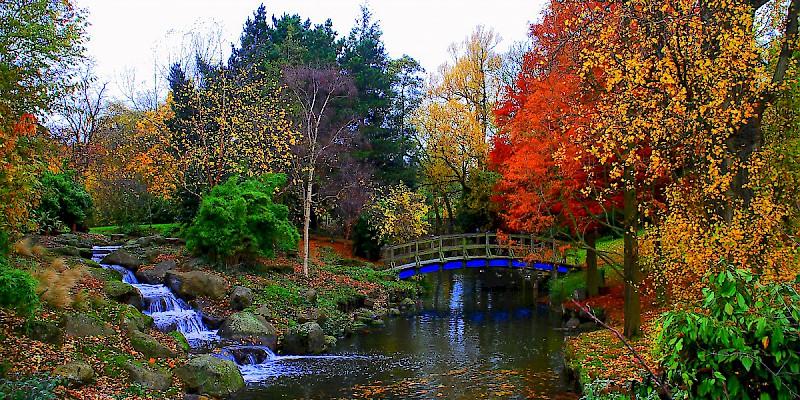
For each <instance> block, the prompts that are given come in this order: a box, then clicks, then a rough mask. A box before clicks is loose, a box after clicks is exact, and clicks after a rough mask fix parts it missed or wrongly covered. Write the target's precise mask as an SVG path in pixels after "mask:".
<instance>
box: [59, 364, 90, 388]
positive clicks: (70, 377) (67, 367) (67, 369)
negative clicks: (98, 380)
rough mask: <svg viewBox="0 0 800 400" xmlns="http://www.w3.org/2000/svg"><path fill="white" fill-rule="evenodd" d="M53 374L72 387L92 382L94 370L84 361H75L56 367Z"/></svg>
mask: <svg viewBox="0 0 800 400" xmlns="http://www.w3.org/2000/svg"><path fill="white" fill-rule="evenodd" d="M53 376H54V377H56V378H61V379H63V380H64V382H65V383H66V385H67V386H69V387H71V388H79V387H81V386H84V385H86V384H88V383H91V382H92V380H93V379H94V370H93V369H92V367H91V366H89V364H87V363H85V362H83V361H75V362H71V363H67V364H64V365H60V366H58V367H56V369H55V370H53Z"/></svg>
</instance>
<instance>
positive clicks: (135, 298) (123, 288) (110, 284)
mask: <svg viewBox="0 0 800 400" xmlns="http://www.w3.org/2000/svg"><path fill="white" fill-rule="evenodd" d="M103 290H104V291H105V292H106V294H107V295H108V297H110V298H112V299H114V300H116V301H118V302H120V303H124V304H130V305H132V306H134V307H136V308H138V309H140V310H141V309H142V308H143V307H144V298H142V293H141V292H139V290H138V289H136V288H135V287H133V286H132V285H130V284H128V283H124V282H118V281H107V282H106V283H105V285H103Z"/></svg>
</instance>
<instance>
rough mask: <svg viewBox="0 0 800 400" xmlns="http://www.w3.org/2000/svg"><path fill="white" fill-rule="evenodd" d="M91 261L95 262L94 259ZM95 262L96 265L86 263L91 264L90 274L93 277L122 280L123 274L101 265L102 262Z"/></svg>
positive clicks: (104, 280) (105, 280) (105, 279)
mask: <svg viewBox="0 0 800 400" xmlns="http://www.w3.org/2000/svg"><path fill="white" fill-rule="evenodd" d="M91 262H93V263H95V262H94V261H91ZM95 264H96V265H97V266H96V267H94V266H92V265H91V264H90V263H89V262H87V263H86V265H88V266H89V267H88V269H89V275H91V276H92V278H94V279H97V280H100V281H103V282H108V281H118V282H122V274H120V273H119V272H117V271H115V270H113V269H107V268H103V267H101V266H100V264H97V263H95Z"/></svg>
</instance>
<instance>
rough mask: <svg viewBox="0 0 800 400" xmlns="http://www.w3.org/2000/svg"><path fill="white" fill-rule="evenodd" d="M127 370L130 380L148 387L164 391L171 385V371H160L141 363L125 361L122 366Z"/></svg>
mask: <svg viewBox="0 0 800 400" xmlns="http://www.w3.org/2000/svg"><path fill="white" fill-rule="evenodd" d="M123 368H124V369H125V371H127V372H128V376H129V377H130V379H131V381H132V382H134V383H138V384H139V385H142V386H144V387H146V388H148V389H152V390H156V391H164V390H167V389H169V387H170V386H172V373H171V372H169V371H162V370H160V369H157V368H155V367H152V366H148V365H144V364H143V363H133V362H130V361H127V362H126V363H125V366H124V367H123Z"/></svg>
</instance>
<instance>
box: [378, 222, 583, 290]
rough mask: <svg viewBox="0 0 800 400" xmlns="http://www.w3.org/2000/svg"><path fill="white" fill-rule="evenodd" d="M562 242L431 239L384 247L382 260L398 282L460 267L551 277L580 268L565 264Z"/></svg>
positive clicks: (477, 236) (486, 236)
mask: <svg viewBox="0 0 800 400" xmlns="http://www.w3.org/2000/svg"><path fill="white" fill-rule="evenodd" d="M563 244H564V243H562V242H560V241H556V240H545V239H542V238H537V237H535V236H530V235H502V234H496V233H474V234H461V235H445V236H433V237H429V238H424V239H419V240H415V241H413V242H408V243H402V244H397V245H393V246H386V247H383V248H382V249H381V261H383V264H384V265H385V266H386V268H387V269H391V270H392V271H396V272H397V273H398V275H399V277H400V279H406V278H409V277H411V276H414V275H418V274H425V273H429V272H435V271H446V270H453V269H460V268H490V267H501V268H502V267H505V268H520V269H531V270H537V271H540V272H549V273H551V274H553V275H556V274H566V273H568V272H571V271H574V270H577V269H579V267H577V266H575V265H570V264H567V261H566V257H565V256H564V255H563V254H561V251H560V248H561V246H562V245H563Z"/></svg>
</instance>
